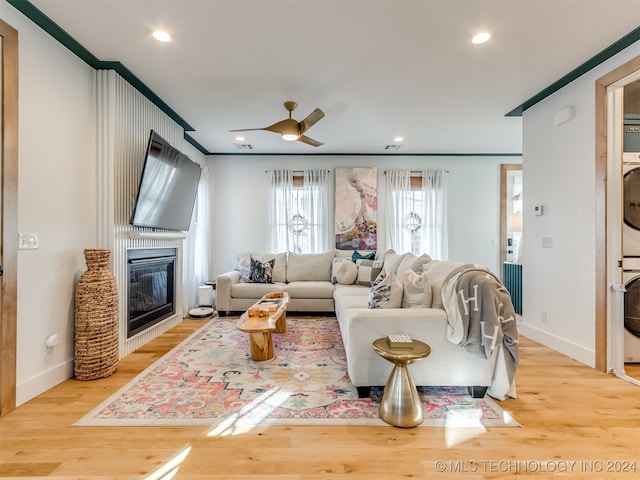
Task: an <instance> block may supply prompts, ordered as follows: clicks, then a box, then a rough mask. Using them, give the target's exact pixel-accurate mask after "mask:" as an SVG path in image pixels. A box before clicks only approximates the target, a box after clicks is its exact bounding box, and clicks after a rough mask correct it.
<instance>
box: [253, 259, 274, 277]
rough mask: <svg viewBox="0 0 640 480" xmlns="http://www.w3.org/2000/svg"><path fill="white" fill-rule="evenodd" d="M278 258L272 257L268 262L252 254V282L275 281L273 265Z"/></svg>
mask: <svg viewBox="0 0 640 480" xmlns="http://www.w3.org/2000/svg"><path fill="white" fill-rule="evenodd" d="M275 263H276V259H275V258H272V259H271V260H268V261H266V262H262V261H261V260H258V259H256V258H253V255H252V256H251V264H250V265H251V266H250V267H249V282H252V283H273V280H272V278H273V266H274V265H275Z"/></svg>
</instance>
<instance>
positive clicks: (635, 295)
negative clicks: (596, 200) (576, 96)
mask: <svg viewBox="0 0 640 480" xmlns="http://www.w3.org/2000/svg"><path fill="white" fill-rule="evenodd" d="M622 173H623V179H622V184H623V188H622V190H623V214H624V224H623V226H622V254H623V260H622V283H623V284H624V286H625V290H626V291H625V294H624V327H625V328H624V361H625V363H640V154H638V153H625V154H624V163H623V172H622Z"/></svg>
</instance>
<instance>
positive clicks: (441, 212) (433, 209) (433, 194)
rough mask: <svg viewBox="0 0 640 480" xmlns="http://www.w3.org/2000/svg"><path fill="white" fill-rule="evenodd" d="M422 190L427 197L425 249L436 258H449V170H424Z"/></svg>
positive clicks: (424, 216)
mask: <svg viewBox="0 0 640 480" xmlns="http://www.w3.org/2000/svg"><path fill="white" fill-rule="evenodd" d="M422 191H423V194H424V198H425V202H424V214H423V217H422V218H423V219H424V223H425V225H426V231H427V235H425V237H426V245H425V248H426V249H427V250H425V251H426V252H427V253H429V255H430V256H431V257H432V258H434V259H438V260H448V259H449V233H448V230H449V229H448V227H447V172H446V171H445V170H423V171H422Z"/></svg>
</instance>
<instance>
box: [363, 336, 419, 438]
mask: <svg viewBox="0 0 640 480" xmlns="http://www.w3.org/2000/svg"><path fill="white" fill-rule="evenodd" d="M373 349H374V350H375V352H376V353H377V354H378V355H380V356H381V357H382V358H384V359H385V360H388V361H390V362H391V363H393V370H391V374H390V375H389V379H388V380H387V384H386V385H385V387H384V392H383V394H382V399H381V400H380V411H379V415H380V418H381V419H382V420H384V421H385V422H387V423H388V424H389V425H393V426H395V427H403V428H410V427H415V426H417V425H420V424H421V423H422V420H423V418H424V414H423V412H422V402H421V401H420V396H419V395H418V390H417V389H416V386H415V385H414V383H413V380H412V379H411V375H409V370H408V369H407V365H409V364H411V363H413V362H415V361H416V360H420V359H421V358H426V357H428V356H429V354H430V353H431V347H430V346H429V345H427V344H426V343H424V342H421V341H420V340H414V339H412V341H411V343H408V344H407V346H402V347H390V346H389V341H388V339H387V338H386V337H384V338H379V339H377V340H375V341H374V342H373Z"/></svg>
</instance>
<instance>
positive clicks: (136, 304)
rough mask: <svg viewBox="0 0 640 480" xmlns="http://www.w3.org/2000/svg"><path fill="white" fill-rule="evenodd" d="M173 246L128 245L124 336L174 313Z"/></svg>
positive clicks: (174, 265)
mask: <svg viewBox="0 0 640 480" xmlns="http://www.w3.org/2000/svg"><path fill="white" fill-rule="evenodd" d="M176 255H177V249H176V248H135V249H127V284H128V285H127V292H128V294H127V312H128V315H127V338H130V337H132V336H134V335H136V334H138V333H140V332H143V331H145V330H146V329H148V328H150V327H151V326H153V325H155V324H157V323H159V322H161V321H162V320H164V319H166V318H169V317H171V316H172V315H174V314H175V313H176V295H175V294H176V289H175V283H176Z"/></svg>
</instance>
